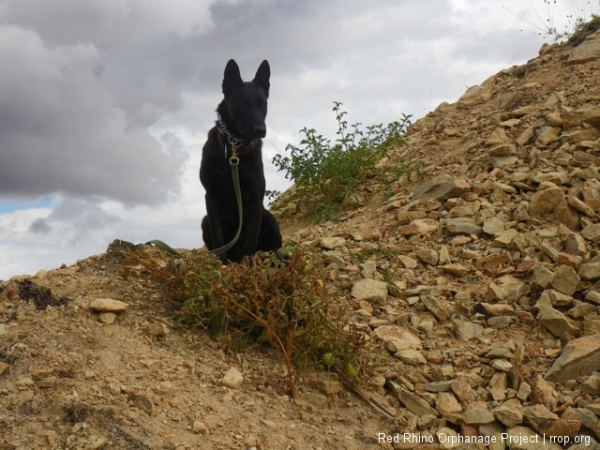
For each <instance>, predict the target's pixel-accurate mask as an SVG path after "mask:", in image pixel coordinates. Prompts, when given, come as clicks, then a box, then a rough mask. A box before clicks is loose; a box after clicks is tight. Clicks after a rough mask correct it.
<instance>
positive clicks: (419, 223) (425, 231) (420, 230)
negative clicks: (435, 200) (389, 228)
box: [398, 219, 440, 236]
mask: <svg viewBox="0 0 600 450" xmlns="http://www.w3.org/2000/svg"><path fill="white" fill-rule="evenodd" d="M439 227H440V224H439V223H438V221H437V220H433V219H417V220H413V221H412V222H411V223H409V224H408V225H403V226H401V227H400V228H399V229H398V233H400V234H401V235H403V236H428V235H430V234H433V233H435V232H436V231H437V230H438V228H439Z"/></svg>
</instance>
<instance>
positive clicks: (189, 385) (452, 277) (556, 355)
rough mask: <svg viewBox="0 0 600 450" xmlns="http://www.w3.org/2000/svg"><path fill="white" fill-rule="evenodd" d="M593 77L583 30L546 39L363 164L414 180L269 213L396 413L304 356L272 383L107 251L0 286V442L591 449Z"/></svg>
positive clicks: (599, 50)
mask: <svg viewBox="0 0 600 450" xmlns="http://www.w3.org/2000/svg"><path fill="white" fill-rule="evenodd" d="M598 73H600V33H596V34H594V35H590V36H588V38H587V39H586V40H584V41H582V42H577V43H570V44H564V45H552V46H547V45H545V46H544V47H542V49H541V50H540V55H539V56H538V57H537V58H535V59H533V60H531V61H529V62H528V63H527V64H525V65H523V66H519V67H513V68H511V69H509V70H505V71H503V72H500V73H498V74H496V75H494V76H493V77H491V78H489V79H488V80H486V81H485V82H484V83H483V84H482V85H480V86H476V87H473V88H471V89H470V90H469V91H468V92H467V93H466V94H465V95H464V96H463V97H462V98H461V99H460V100H459V101H458V102H456V103H454V104H442V105H440V106H439V107H438V108H437V109H436V111H434V112H432V113H430V114H428V115H427V116H426V117H425V118H423V119H421V120H419V121H418V122H417V123H415V124H414V125H413V126H412V127H411V129H410V130H409V134H408V140H409V142H410V144H409V146H407V147H402V148H399V149H397V150H396V151H395V152H392V154H390V157H389V159H387V160H385V161H382V162H381V166H380V168H381V169H382V170H384V169H385V167H386V166H387V167H390V166H391V165H394V164H398V161H399V160H401V159H402V160H408V161H422V162H423V163H424V168H423V170H422V174H421V176H420V177H418V178H416V179H415V178H413V179H412V180H411V181H407V180H405V179H402V180H400V181H399V182H398V183H393V184H391V185H382V184H381V183H380V182H379V181H378V180H379V178H376V177H375V178H374V179H373V183H372V184H370V185H368V186H364V188H363V189H361V192H359V193H358V195H356V196H355V198H353V203H354V204H353V205H352V206H351V207H349V208H348V210H347V212H346V213H345V214H344V215H343V216H342V217H341V218H340V220H339V221H336V222H335V223H334V222H327V223H324V224H321V225H319V226H315V225H310V224H307V223H305V222H303V223H299V222H297V221H295V217H294V212H296V210H297V209H298V208H301V205H299V204H295V203H289V204H287V205H285V208H283V209H282V210H280V211H279V212H278V214H279V216H280V220H281V221H282V223H283V224H284V235H285V237H286V238H287V239H289V240H292V241H294V242H296V243H298V244H300V245H303V246H306V247H309V248H312V249H313V250H314V251H318V252H323V253H324V254H325V255H326V257H327V258H328V261H330V266H329V270H328V276H329V279H328V281H327V283H328V288H329V289H331V290H334V291H336V292H339V293H340V294H341V295H344V296H347V297H348V298H349V299H350V300H351V304H352V305H353V311H351V315H352V320H351V325H352V326H353V327H354V328H355V329H357V330H359V331H361V332H363V333H364V335H365V337H366V338H367V339H368V342H369V345H370V346H371V347H373V348H379V349H381V352H382V353H383V354H384V355H385V363H384V364H381V365H380V366H378V367H377V368H376V369H374V370H373V371H372V372H371V374H370V375H369V376H367V377H366V378H365V379H364V380H362V384H361V386H362V387H363V389H364V390H365V391H366V392H367V395H370V396H371V398H373V399H375V400H376V402H377V403H378V404H379V405H381V406H382V407H383V408H384V409H386V410H387V411H389V412H390V413H391V414H392V415H393V417H394V418H393V419H391V418H388V417H385V415H384V414H382V413H381V412H380V411H377V409H376V408H374V407H373V405H370V404H368V403H367V402H366V401H365V399H364V398H363V397H364V396H363V397H360V396H358V395H357V394H356V392H354V391H352V390H350V389H345V388H344V385H343V384H341V383H339V382H338V381H337V380H336V378H335V375H333V374H324V373H322V372H319V371H318V370H317V369H314V370H313V369H311V370H309V371H307V372H304V373H303V374H302V377H301V379H300V380H299V382H298V393H297V396H296V397H295V398H290V397H289V396H288V395H286V392H285V369H284V367H283V366H282V364H281V363H280V362H279V360H278V359H277V357H276V355H275V354H274V353H272V352H270V351H265V350H247V351H244V352H235V351H232V350H230V349H229V350H228V349H226V347H225V346H224V345H223V343H222V342H218V341H215V340H213V339H211V338H210V337H208V336H206V335H204V334H202V333H199V332H197V331H193V330H189V329H187V328H185V327H183V326H181V325H179V324H178V323H176V322H175V321H174V320H173V319H172V317H173V310H172V306H170V305H169V304H168V303H167V302H165V301H164V298H163V296H162V294H161V293H160V291H158V290H157V289H156V287H155V286H153V285H152V284H151V283H149V282H145V281H143V280H141V279H140V280H132V279H124V278H123V277H122V276H121V256H122V254H121V253H120V252H119V251H116V250H111V251H108V252H107V253H106V254H103V255H99V256H94V257H91V258H88V259H86V260H84V261H81V262H78V263H77V264H75V265H73V266H71V267H65V268H60V269H57V270H52V271H48V272H46V271H42V272H40V273H38V274H36V275H35V276H31V277H27V276H25V277H15V278H13V279H12V280H9V281H5V282H0V449H38V448H39V449H41V448H56V449H100V448H107V449H108V448H114V449H138V448H139V449H188V448H190V449H196V448H197V449H245V450H249V449H263V450H266V449H277V450H279V449H356V450H359V449H370V448H373V449H375V448H382V449H391V448H432V449H437V448H462V449H467V448H469V449H471V448H482V449H483V448H485V443H486V442H487V443H488V444H489V447H490V448H493V449H498V450H501V449H505V448H509V449H528V450H529V449H542V448H550V449H559V448H571V449H583V448H586V449H587V448H594V447H597V444H596V440H599V439H600V424H599V420H598V419H599V417H600V315H599V313H600V224H598V217H599V213H600V175H599V167H600V83H598ZM152 251H153V252H154V257H155V258H157V260H160V259H161V258H167V256H165V255H162V254H161V253H160V251H158V250H152ZM101 299H110V300H113V301H111V302H107V301H99V300H101ZM114 300H116V301H117V302H114ZM119 302H125V305H123V304H121V303H119ZM121 309H123V310H122V311H121ZM405 433H406V434H405ZM452 438H454V439H455V440H456V441H459V442H452ZM544 439H545V441H544ZM388 440H389V441H388ZM382 441H385V442H382ZM394 441H397V442H394ZM494 441H495V442H494ZM474 442H475V443H474ZM560 444H563V445H560Z"/></svg>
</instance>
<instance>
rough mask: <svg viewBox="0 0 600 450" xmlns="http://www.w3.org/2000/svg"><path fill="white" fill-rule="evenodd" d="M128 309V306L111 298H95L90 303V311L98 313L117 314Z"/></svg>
mask: <svg viewBox="0 0 600 450" xmlns="http://www.w3.org/2000/svg"><path fill="white" fill-rule="evenodd" d="M127 308H129V304H127V303H125V302H121V301H119V300H113V299H112V298H97V299H96V300H93V301H92V302H91V303H90V309H91V310H93V311H99V312H112V313H119V312H123V311H125V310H126V309H127Z"/></svg>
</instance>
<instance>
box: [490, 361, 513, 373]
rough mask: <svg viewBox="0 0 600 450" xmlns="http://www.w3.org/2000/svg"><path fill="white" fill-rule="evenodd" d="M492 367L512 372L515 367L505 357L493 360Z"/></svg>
mask: <svg viewBox="0 0 600 450" xmlns="http://www.w3.org/2000/svg"><path fill="white" fill-rule="evenodd" d="M492 367H493V368H494V369H498V370H501V371H503V372H510V370H511V369H512V368H513V365H512V364H511V363H509V362H508V361H506V360H504V359H495V360H494V361H493V362H492Z"/></svg>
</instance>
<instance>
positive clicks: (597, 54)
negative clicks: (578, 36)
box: [567, 31, 600, 64]
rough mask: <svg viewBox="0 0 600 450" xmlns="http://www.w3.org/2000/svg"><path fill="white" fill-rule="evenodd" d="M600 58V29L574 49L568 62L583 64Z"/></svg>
mask: <svg viewBox="0 0 600 450" xmlns="http://www.w3.org/2000/svg"><path fill="white" fill-rule="evenodd" d="M599 58H600V31H596V32H595V33H594V34H591V35H589V36H588V37H586V38H585V41H583V42H582V43H581V44H579V45H578V46H577V47H575V48H574V49H573V51H572V52H571V55H570V56H569V59H568V60H567V63H568V64H583V63H586V62H589V61H594V60H595V59H599Z"/></svg>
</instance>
